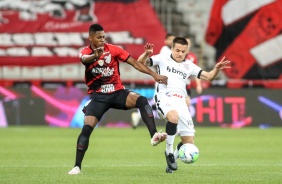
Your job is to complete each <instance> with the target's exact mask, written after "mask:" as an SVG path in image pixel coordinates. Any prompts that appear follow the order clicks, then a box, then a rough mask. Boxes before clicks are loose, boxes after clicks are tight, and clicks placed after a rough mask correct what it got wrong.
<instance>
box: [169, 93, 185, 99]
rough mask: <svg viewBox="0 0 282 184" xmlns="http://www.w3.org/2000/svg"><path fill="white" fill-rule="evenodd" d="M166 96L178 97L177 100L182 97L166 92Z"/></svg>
mask: <svg viewBox="0 0 282 184" xmlns="http://www.w3.org/2000/svg"><path fill="white" fill-rule="evenodd" d="M166 96H168V97H178V98H183V97H184V96H183V95H180V94H177V93H172V92H166Z"/></svg>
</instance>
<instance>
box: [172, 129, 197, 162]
mask: <svg viewBox="0 0 282 184" xmlns="http://www.w3.org/2000/svg"><path fill="white" fill-rule="evenodd" d="M180 138H181V141H180V142H179V143H178V144H177V146H176V149H175V151H174V158H175V159H178V157H179V156H178V150H179V149H180V147H181V146H182V145H183V144H186V143H190V144H194V136H183V134H182V136H180Z"/></svg>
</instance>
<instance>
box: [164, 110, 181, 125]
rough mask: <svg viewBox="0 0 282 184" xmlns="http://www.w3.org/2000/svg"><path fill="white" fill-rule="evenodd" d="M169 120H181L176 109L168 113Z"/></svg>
mask: <svg viewBox="0 0 282 184" xmlns="http://www.w3.org/2000/svg"><path fill="white" fill-rule="evenodd" d="M166 118H167V120H168V121H170V122H173V123H177V122H178V120H179V115H178V113H177V112H176V111H169V112H168V113H167V115H166Z"/></svg>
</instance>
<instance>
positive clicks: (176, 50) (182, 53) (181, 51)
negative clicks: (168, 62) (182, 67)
mask: <svg viewBox="0 0 282 184" xmlns="http://www.w3.org/2000/svg"><path fill="white" fill-rule="evenodd" d="M187 51H188V45H182V44H179V43H176V44H175V45H174V47H172V48H171V54H172V58H173V59H174V60H175V61H176V62H178V63H180V62H182V61H183V60H185V57H186V54H187Z"/></svg>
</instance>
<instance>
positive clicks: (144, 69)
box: [126, 57, 167, 84]
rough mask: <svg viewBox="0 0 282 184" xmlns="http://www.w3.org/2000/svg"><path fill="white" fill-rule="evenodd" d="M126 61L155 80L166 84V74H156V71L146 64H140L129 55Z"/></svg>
mask: <svg viewBox="0 0 282 184" xmlns="http://www.w3.org/2000/svg"><path fill="white" fill-rule="evenodd" d="M126 62H127V63H128V64H130V65H132V66H133V67H134V68H135V69H137V70H139V71H140V72H142V73H146V74H149V75H151V76H152V77H153V78H154V79H155V81H156V82H158V83H162V84H167V76H164V75H159V74H157V73H156V72H154V71H153V70H151V69H150V68H148V67H147V66H146V65H144V64H142V63H141V62H139V61H136V60H135V59H133V58H132V57H129V58H128V59H127V61H126Z"/></svg>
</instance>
